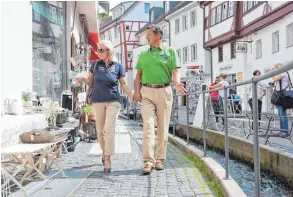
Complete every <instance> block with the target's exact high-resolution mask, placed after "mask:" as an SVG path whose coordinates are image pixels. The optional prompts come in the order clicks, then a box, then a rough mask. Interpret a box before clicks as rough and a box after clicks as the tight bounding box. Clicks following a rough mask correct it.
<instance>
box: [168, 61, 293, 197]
mask: <svg viewBox="0 0 293 197" xmlns="http://www.w3.org/2000/svg"><path fill="white" fill-rule="evenodd" d="M291 69H293V61H291V62H288V63H285V64H283V65H282V66H281V67H280V68H278V69H275V70H273V71H271V72H269V73H265V74H263V75H261V76H260V77H253V78H251V79H249V80H246V81H242V82H238V83H235V84H231V85H228V86H224V87H221V88H216V89H212V90H204V91H197V92H192V91H190V92H187V93H186V94H185V95H186V96H187V98H186V105H187V117H186V118H187V130H186V137H187V144H188V145H189V136H190V135H189V95H194V94H198V95H200V94H202V96H203V97H202V98H203V144H204V156H207V149H206V146H207V145H206V136H207V135H206V109H205V94H206V93H209V92H213V91H217V90H225V91H224V98H222V99H223V104H224V120H225V123H224V128H225V171H226V172H225V177H224V178H225V179H229V136H228V113H227V107H228V106H227V102H228V96H227V91H226V90H227V89H228V88H232V87H237V86H243V85H248V84H251V85H252V107H253V109H252V113H253V114H255V115H254V116H253V132H254V149H253V155H254V172H255V196H256V197H260V150H259V135H258V134H259V132H258V127H259V125H258V109H257V105H258V101H257V100H258V99H257V83H258V82H259V81H262V80H265V79H268V78H270V77H273V76H276V75H279V74H281V73H284V72H287V71H288V70H291ZM174 96H183V95H178V94H174ZM174 109H175V107H174V105H173V110H174ZM173 135H175V116H174V111H173Z"/></svg>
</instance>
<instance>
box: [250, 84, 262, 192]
mask: <svg viewBox="0 0 293 197" xmlns="http://www.w3.org/2000/svg"><path fill="white" fill-rule="evenodd" d="M257 105H258V99H257V83H255V82H252V113H253V132H254V146H253V155H254V173H255V175H254V177H255V178H254V181H255V197H260V161H259V157H260V153H259V136H258V110H257V108H258V106H257Z"/></svg>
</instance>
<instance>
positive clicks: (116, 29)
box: [114, 26, 118, 38]
mask: <svg viewBox="0 0 293 197" xmlns="http://www.w3.org/2000/svg"><path fill="white" fill-rule="evenodd" d="M117 36H118V26H116V27H115V28H114V37H115V38H117Z"/></svg>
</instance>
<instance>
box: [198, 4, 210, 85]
mask: <svg viewBox="0 0 293 197" xmlns="http://www.w3.org/2000/svg"><path fill="white" fill-rule="evenodd" d="M200 2H201V1H198V4H199V7H200V8H201V9H203V19H204V20H203V21H205V9H204V7H203V6H202V5H201V4H200ZM202 32H203V42H202V46H203V48H204V49H205V50H207V51H209V52H210V61H211V82H212V81H213V54H212V49H211V48H209V47H206V46H205V45H204V43H205V37H206V36H205V22H204V24H203V30H202Z"/></svg>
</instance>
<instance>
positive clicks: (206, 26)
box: [204, 18, 209, 28]
mask: <svg viewBox="0 0 293 197" xmlns="http://www.w3.org/2000/svg"><path fill="white" fill-rule="evenodd" d="M204 26H205V28H208V27H209V18H205V23H204Z"/></svg>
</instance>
